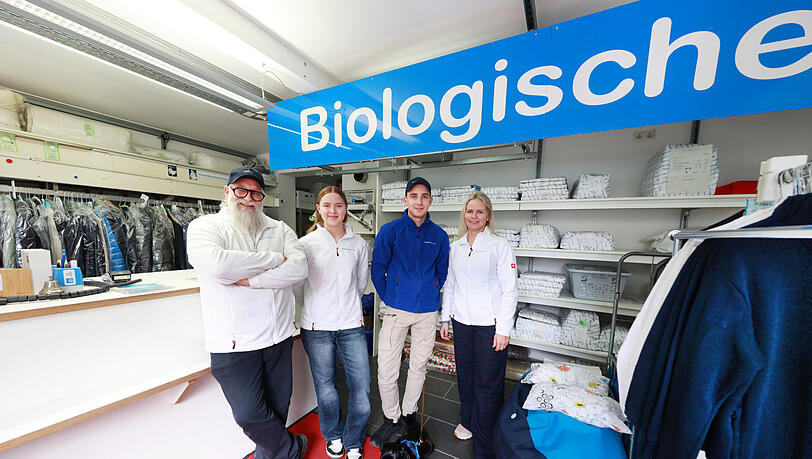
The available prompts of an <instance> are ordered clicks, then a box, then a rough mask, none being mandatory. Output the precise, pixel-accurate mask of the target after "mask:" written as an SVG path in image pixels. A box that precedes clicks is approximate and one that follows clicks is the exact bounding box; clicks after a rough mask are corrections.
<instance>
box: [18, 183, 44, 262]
mask: <svg viewBox="0 0 812 459" xmlns="http://www.w3.org/2000/svg"><path fill="white" fill-rule="evenodd" d="M15 205H16V207H17V231H16V232H15V235H14V237H15V244H16V245H17V265H18V266H22V265H23V252H22V250H23V249H40V248H42V243H41V242H40V240H39V236H37V232H36V231H34V221H35V220H36V219H37V217H36V213H35V212H34V208H33V207H32V206H31V205H30V204H29V203H27V202H26V201H25V200H24V199H22V198H21V197H17V200H16V201H15Z"/></svg>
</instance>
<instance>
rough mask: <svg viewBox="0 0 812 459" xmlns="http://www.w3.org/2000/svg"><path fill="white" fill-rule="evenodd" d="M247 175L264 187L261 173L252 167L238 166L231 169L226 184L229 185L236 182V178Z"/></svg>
mask: <svg viewBox="0 0 812 459" xmlns="http://www.w3.org/2000/svg"><path fill="white" fill-rule="evenodd" d="M243 177H248V178H252V179H254V180H256V181H257V182H259V184H260V185H261V186H262V188H265V179H263V178H262V174H260V173H259V171H258V170H256V169H254V168H253V167H247V166H246V167H238V168H236V169H234V170H233V171H231V174H229V176H228V184H229V185H231V184H232V183H234V182H236V181H237V180H239V179H241V178H243Z"/></svg>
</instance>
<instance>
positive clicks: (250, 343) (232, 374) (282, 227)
mask: <svg viewBox="0 0 812 459" xmlns="http://www.w3.org/2000/svg"><path fill="white" fill-rule="evenodd" d="M264 187H265V181H264V180H263V178H262V175H261V174H260V173H259V172H258V171H256V170H255V169H252V168H250V167H241V168H238V169H234V170H233V171H231V175H230V176H229V178H228V185H226V187H225V188H224V192H225V199H224V200H223V203H222V204H221V206H220V207H221V209H220V212H219V213H217V214H212V215H204V216H202V217H200V218H198V219H196V220H194V221H192V222H191V223H190V224H189V230H188V238H187V239H188V243H187V251H188V254H189V262H190V263H191V264H192V266H194V268H195V271H196V272H197V276H198V278H199V279H200V297H201V304H202V311H203V325H204V329H205V334H206V350H207V351H209V353H210V354H211V374H212V376H214V378H215V379H216V380H217V382H218V383H219V384H220V387H221V388H222V390H223V394H224V395H225V397H226V400H228V403H229V405H231V411H232V413H233V415H234V420H235V421H236V422H237V424H238V425H239V426H240V427H241V428H242V429H243V432H245V434H246V435H247V436H248V438H250V439H251V440H252V441H253V442H254V443H256V445H257V448H256V452H255V456H254V457H255V458H256V459H267V458H301V457H303V456H304V452H305V449H306V448H307V437H305V436H304V435H298V436H296V437H294V436H293V434H291V433H290V432H289V431H288V430H287V429H286V428H285V424H286V422H287V417H288V406H289V405H290V396H291V391H292V376H293V374H292V372H293V370H292V365H291V351H292V347H293V338H292V335H293V333H294V331H295V326H294V322H293V321H294V317H293V316H294V298H293V291H292V285H293V284H295V283H296V282H299V281H301V280H302V279H304V278H306V277H307V259H306V257H305V254H304V251H303V250H302V248H301V247H300V246H299V243H298V240H297V238H296V234H295V233H294V232H293V230H291V229H290V227H288V226H287V225H286V224H285V223H283V222H281V221H276V220H273V219H271V218H270V217H268V216H266V215H265V214H263V213H262V200H263V199H264V198H265V193H264V192H263V189H264Z"/></svg>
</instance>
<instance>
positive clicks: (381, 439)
mask: <svg viewBox="0 0 812 459" xmlns="http://www.w3.org/2000/svg"><path fill="white" fill-rule="evenodd" d="M396 425H397V423H396V422H395V421H392V420H391V419H389V418H384V420H383V425H382V426H380V427H378V429H377V430H376V431H375V433H373V434H372V436H371V437H369V443H370V444H371V445H372V446H374V447H376V448H380V447H381V446H383V444H384V443H386V442H387V441H388V440H389V436H390V434H391V433H392V429H394V428H395V426H396Z"/></svg>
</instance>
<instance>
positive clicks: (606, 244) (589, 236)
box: [560, 231, 615, 252]
mask: <svg viewBox="0 0 812 459" xmlns="http://www.w3.org/2000/svg"><path fill="white" fill-rule="evenodd" d="M560 247H561V248H562V249H565V250H591V251H603V252H611V251H613V250H615V238H614V237H612V234H611V233H607V232H606V231H567V232H566V233H564V234H562V235H561V245H560Z"/></svg>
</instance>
